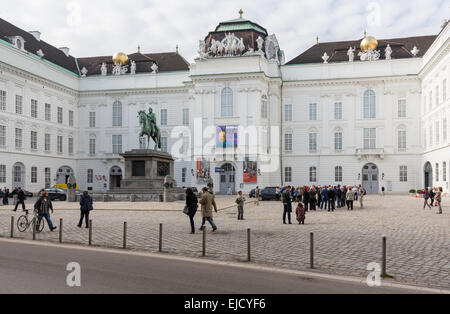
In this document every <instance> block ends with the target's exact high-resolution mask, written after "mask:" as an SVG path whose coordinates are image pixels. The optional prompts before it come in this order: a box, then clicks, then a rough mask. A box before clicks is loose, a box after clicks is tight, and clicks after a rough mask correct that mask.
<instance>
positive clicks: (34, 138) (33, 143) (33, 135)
mask: <svg viewBox="0 0 450 314" xmlns="http://www.w3.org/2000/svg"><path fill="white" fill-rule="evenodd" d="M37 138H38V134H37V132H36V131H31V141H30V143H31V145H30V146H31V149H35V150H36V149H37Z"/></svg>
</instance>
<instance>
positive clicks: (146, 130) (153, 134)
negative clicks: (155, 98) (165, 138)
mask: <svg viewBox="0 0 450 314" xmlns="http://www.w3.org/2000/svg"><path fill="white" fill-rule="evenodd" d="M138 118H139V124H140V125H141V133H139V142H140V143H142V140H143V137H144V135H147V149H149V148H150V138H151V139H152V140H153V141H154V142H155V150H156V149H157V148H159V149H161V131H160V130H159V128H158V126H157V125H156V115H155V114H154V113H153V110H152V108H149V109H148V113H146V112H145V111H143V110H141V111H139V112H138Z"/></svg>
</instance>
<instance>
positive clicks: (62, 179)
mask: <svg viewBox="0 0 450 314" xmlns="http://www.w3.org/2000/svg"><path fill="white" fill-rule="evenodd" d="M71 175H73V169H72V168H70V167H69V166H62V167H61V168H59V169H58V172H57V173H56V184H67V182H68V181H69V177H70V176H71Z"/></svg>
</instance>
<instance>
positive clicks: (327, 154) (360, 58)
mask: <svg viewBox="0 0 450 314" xmlns="http://www.w3.org/2000/svg"><path fill="white" fill-rule="evenodd" d="M449 33H450V26H449V25H448V24H444V25H443V27H442V30H441V32H440V33H439V34H438V35H433V36H418V37H409V38H396V39H386V40H378V41H377V40H376V39H375V38H373V37H370V36H369V37H364V38H363V39H359V40H354V41H345V42H343V41H341V42H329V43H317V44H316V45H314V46H312V47H311V48H310V49H308V50H307V51H305V52H303V53H302V54H300V55H299V56H298V57H296V58H294V59H293V60H291V61H289V62H287V63H286V62H285V60H284V53H283V51H282V50H281V49H280V46H279V43H278V40H277V38H276V36H275V35H270V34H269V33H268V32H267V30H266V29H264V28H263V27H261V26H260V25H258V24H256V23H253V22H251V21H248V20H246V19H243V18H242V17H241V18H238V19H235V20H231V21H226V22H222V23H220V24H219V25H218V26H217V28H216V29H215V30H214V31H212V32H210V33H209V34H208V35H207V36H206V37H205V38H204V39H203V40H200V42H199V50H198V58H197V59H195V60H194V63H192V64H189V63H188V62H187V61H186V60H185V59H184V58H183V57H182V56H181V55H180V54H179V53H178V51H177V52H171V53H155V54H143V53H141V52H140V51H138V52H136V53H133V54H130V55H125V54H123V53H118V54H116V55H114V57H112V56H104V57H92V58H75V57H72V56H71V55H70V54H69V50H68V48H55V47H53V46H51V45H49V44H48V43H46V42H44V41H43V40H41V38H40V33H39V32H35V31H34V32H26V31H23V30H21V29H19V28H17V27H15V26H14V25H12V24H10V23H8V22H6V21H4V20H1V19H0V186H2V187H3V186H7V187H9V188H11V187H13V186H22V187H23V188H25V189H27V190H29V191H33V192H35V191H38V190H39V189H41V188H43V187H49V186H53V185H55V184H65V183H66V180H67V177H68V175H69V174H71V173H74V174H75V177H76V178H77V183H78V184H79V186H80V189H88V190H91V191H94V192H102V191H106V190H112V189H114V188H116V187H118V186H120V180H121V177H122V175H123V171H124V164H123V161H122V158H121V156H120V153H122V152H125V151H129V150H132V149H139V148H142V149H144V148H146V147H147V143H145V141H144V142H142V141H140V139H139V132H140V130H141V129H140V126H139V121H138V117H137V114H138V112H139V111H141V110H143V111H146V112H148V110H149V108H150V107H151V108H152V110H153V112H154V113H155V114H156V116H157V124H158V126H159V127H160V129H161V139H162V150H164V151H168V152H170V153H171V154H172V155H173V156H174V157H175V159H176V162H175V176H176V177H175V179H176V180H177V182H178V185H179V186H196V187H198V188H200V187H202V186H204V185H206V183H207V181H208V179H209V178H210V177H211V178H212V179H213V181H214V189H215V191H216V192H218V193H230V192H231V193H234V192H236V191H238V190H243V191H245V192H248V191H250V190H251V189H252V188H254V187H255V186H256V185H259V186H260V187H264V186H281V185H313V184H314V185H324V184H333V185H337V184H352V185H353V184H363V185H364V186H365V187H366V188H367V190H368V191H369V192H370V193H378V191H379V190H381V187H385V188H386V190H387V191H388V192H392V193H407V192H408V190H410V189H418V188H423V187H424V186H442V187H443V188H444V191H445V192H447V193H448V192H449V180H450V179H449V176H450V175H449V167H450V165H449V163H450V132H449V128H448V123H449V120H450V100H449V96H448V94H449V92H448V86H449V85H450V84H449V83H448V79H449V78H450V64H449V63H450V53H449V50H450V39H449V37H450V36H449ZM149 144H150V147H151V148H153V143H149Z"/></svg>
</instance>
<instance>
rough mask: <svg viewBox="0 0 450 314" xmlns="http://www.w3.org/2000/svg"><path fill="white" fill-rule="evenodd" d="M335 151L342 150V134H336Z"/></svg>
mask: <svg viewBox="0 0 450 314" xmlns="http://www.w3.org/2000/svg"><path fill="white" fill-rule="evenodd" d="M334 149H335V150H342V132H336V133H334Z"/></svg>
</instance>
